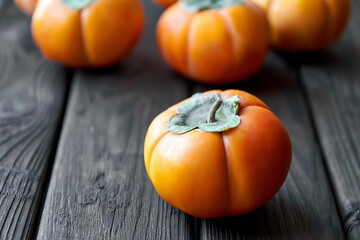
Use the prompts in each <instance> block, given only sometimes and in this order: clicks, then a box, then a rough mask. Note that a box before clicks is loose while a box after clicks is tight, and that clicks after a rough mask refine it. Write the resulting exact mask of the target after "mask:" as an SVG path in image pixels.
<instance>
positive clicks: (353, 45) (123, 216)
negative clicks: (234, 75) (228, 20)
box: [0, 0, 360, 240]
mask: <svg viewBox="0 0 360 240" xmlns="http://www.w3.org/2000/svg"><path fill="white" fill-rule="evenodd" d="M144 5H145V9H146V16H147V22H146V30H145V32H144V33H143V36H142V39H141V41H140V43H139V44H138V45H137V47H136V49H135V51H134V52H133V53H132V54H131V55H130V56H129V57H128V58H127V59H126V60H125V61H123V62H121V63H119V64H118V65H116V66H115V67H112V68H108V69H103V70H72V69H67V68H65V67H63V66H61V65H60V64H56V63H52V62H49V61H47V60H45V59H44V58H43V57H42V56H41V54H40V52H39V51H38V49H37V48H36V46H35V45H34V43H33V41H32V38H31V32H30V18H29V17H27V16H25V15H23V14H22V13H21V12H19V11H18V10H17V9H16V8H15V7H14V5H13V4H12V3H5V2H0V8H1V10H0V239H23V238H25V239H27V238H38V239H86V240H87V239H345V238H347V239H352V240H355V239H360V0H353V1H352V15H351V19H350V22H349V25H348V27H347V30H346V32H345V34H344V36H343V37H342V38H341V40H340V41H339V42H338V43H337V44H336V45H334V46H333V47H331V48H329V49H328V50H326V51H323V52H318V53H312V54H301V55H289V54H280V53H277V52H272V53H270V54H269V56H268V58H267V60H266V64H265V66H264V67H263V69H262V70H261V71H260V72H259V73H258V74H257V75H256V76H254V77H252V78H251V79H249V80H247V81H245V82H241V83H236V84H232V85H226V86H218V87H217V88H220V89H228V88H237V89H242V90H245V91H248V92H250V93H252V94H255V95H256V96H258V97H260V98H261V99H263V100H264V101H265V102H266V103H267V104H268V105H269V106H270V108H271V109H272V110H273V111H274V112H275V114H276V115H277V116H278V117H279V118H280V119H281V121H282V122H283V123H284V124H285V126H286V128H287V130H288V131H289V134H290V137H291V140H292V146H293V162H292V166H291V170H290V173H289V175H288V177H287V179H286V182H285V184H284V185H283V187H282V188H281V190H280V192H279V193H278V194H277V195H276V196H275V197H274V198H273V199H272V200H270V201H269V202H268V203H266V204H265V205H264V206H262V207H260V208H259V209H257V210H255V211H253V212H251V213H249V214H246V215H243V216H238V217H229V218H219V219H208V220H204V219H198V218H194V217H192V216H190V215H187V214H185V213H183V212H181V211H179V210H177V209H175V208H173V207H171V206H170V205H169V204H167V203H166V202H165V201H163V200H162V199H161V198H160V197H159V196H158V194H157V193H156V191H155V190H154V188H153V186H152V184H151V182H150V180H149V178H148V176H147V174H146V171H145V167H144V163H143V143H144V137H145V133H146V130H147V127H148V126H149V124H150V122H151V121H152V119H153V118H154V117H155V116H156V115H157V114H159V113H160V112H161V111H163V110H164V109H166V108H167V107H168V106H170V105H172V104H174V103H176V102H178V101H180V100H182V99H184V98H187V97H189V96H191V95H192V94H193V93H195V92H201V91H205V90H209V89H211V88H213V87H211V86H205V85H200V84H197V83H194V82H191V81H188V80H186V79H184V78H183V77H181V76H179V75H177V74H175V73H174V72H173V71H171V70H170V69H169V67H167V66H166V65H165V63H164V62H163V61H162V59H161V57H160V55H159V53H158V50H157V47H156V43H155V25H156V21H157V19H158V17H159V15H160V14H161V12H162V9H160V8H158V7H156V6H155V5H154V4H153V3H151V2H150V0H144Z"/></svg>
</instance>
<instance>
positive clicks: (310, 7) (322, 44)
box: [249, 0, 350, 52]
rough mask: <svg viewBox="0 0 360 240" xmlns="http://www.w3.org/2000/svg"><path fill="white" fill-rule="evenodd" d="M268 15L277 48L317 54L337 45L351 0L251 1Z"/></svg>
mask: <svg viewBox="0 0 360 240" xmlns="http://www.w3.org/2000/svg"><path fill="white" fill-rule="evenodd" d="M249 1H252V2H254V3H255V4H258V5H259V6H260V7H261V8H262V9H263V10H264V11H265V12H266V13H267V18H268V20H269V24H270V29H271V43H272V45H273V47H274V48H276V49H279V50H284V51H289V52H304V51H316V50H321V49H324V48H326V47H328V46H330V45H331V44H333V43H335V42H336V41H337V40H338V39H339V37H340V36H341V34H342V33H343V31H344V29H345V27H346V24H347V22H348V18H349V15H350V0H291V1H289V0H249Z"/></svg>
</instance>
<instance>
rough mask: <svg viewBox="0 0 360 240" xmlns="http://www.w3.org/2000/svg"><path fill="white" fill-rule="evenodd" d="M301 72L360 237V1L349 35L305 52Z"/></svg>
mask: <svg viewBox="0 0 360 240" xmlns="http://www.w3.org/2000/svg"><path fill="white" fill-rule="evenodd" d="M301 60H303V62H304V63H303V64H302V66H301V76H302V79H303V83H304V87H305V89H306V92H307V95H308V96H309V103H310V105H311V109H312V114H313V116H314V122H315V125H316V130H317V132H318V135H319V139H320V142H321V147H322V149H323V151H324V155H325V162H326V164H327V168H328V170H329V174H330V177H331V180H332V185H333V188H334V190H335V195H336V199H337V203H338V206H339V209H340V213H341V216H342V221H343V224H344V228H345V231H346V233H347V235H348V238H349V239H360V107H359V103H360V68H359V66H360V65H359V64H360V1H359V0H356V1H352V16H351V18H350V24H349V25H348V28H347V31H346V34H345V35H344V36H343V37H342V39H341V40H340V41H339V42H338V43H337V44H336V45H335V46H334V47H333V48H330V49H329V50H327V51H325V52H323V53H319V54H317V55H310V56H304V57H303V59H301Z"/></svg>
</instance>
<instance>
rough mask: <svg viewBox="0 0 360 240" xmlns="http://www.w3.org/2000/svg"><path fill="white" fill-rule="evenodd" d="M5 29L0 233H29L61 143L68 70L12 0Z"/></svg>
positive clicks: (0, 68) (1, 37) (3, 18)
mask: <svg viewBox="0 0 360 240" xmlns="http://www.w3.org/2000/svg"><path fill="white" fill-rule="evenodd" d="M0 32H1V34H0V213H1V214H0V239H22V238H25V239H26V238H28V237H29V236H30V235H31V234H32V233H33V232H34V230H35V227H36V220H37V217H38V210H39V209H38V208H39V205H40V202H41V201H40V200H41V197H42V196H43V195H44V193H43V190H44V176H45V174H46V171H47V169H48V165H49V163H51V162H52V158H51V157H50V156H51V152H52V151H53V149H55V148H56V146H55V145H54V143H56V140H57V130H58V129H59V127H60V123H61V119H62V115H63V114H62V112H63V107H64V105H65V102H66V99H65V98H66V92H67V85H68V81H67V80H66V75H67V73H66V70H65V68H63V67H61V66H59V65H57V64H54V63H50V62H48V61H46V60H44V59H43V58H42V56H41V55H40V53H39V51H38V50H37V48H36V47H35V45H34V44H33V42H32V40H31V33H30V19H29V18H28V17H26V16H24V15H23V14H22V13H20V12H19V11H18V10H17V9H16V8H15V6H14V5H12V4H10V5H6V6H5V7H4V8H3V9H1V10H0Z"/></svg>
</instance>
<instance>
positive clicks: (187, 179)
mask: <svg viewBox="0 0 360 240" xmlns="http://www.w3.org/2000/svg"><path fill="white" fill-rule="evenodd" d="M214 93H218V95H219V96H220V97H221V99H222V101H223V102H225V101H226V100H227V99H231V98H232V97H234V96H238V98H239V99H240V101H239V104H238V116H240V123H239V125H238V126H235V127H234V126H233V127H232V128H231V129H229V130H225V131H220V132H207V131H203V130H200V129H193V130H190V131H187V132H184V133H181V134H178V133H175V132H172V131H170V130H168V129H169V124H170V122H171V121H172V119H173V117H174V115H176V114H179V109H180V107H181V106H183V104H185V103H187V102H188V101H190V100H191V99H186V100H184V101H182V102H180V103H178V104H176V105H174V106H172V107H170V108H168V109H167V110H165V111H164V112H162V113H160V114H159V115H158V116H157V117H156V118H155V119H154V120H153V122H152V123H151V124H150V126H149V128H148V131H147V134H146V138H145V144H144V162H145V167H146V171H147V173H148V175H149V178H150V180H151V182H152V184H153V186H154V187H155V189H156V191H157V192H158V194H159V195H160V196H161V197H162V198H163V199H164V200H165V201H167V202H168V203H169V204H171V205H172V206H174V207H176V208H178V209H180V210H182V211H184V212H186V213H188V214H191V215H193V216H196V217H200V218H214V217H223V216H235V215H239V214H245V213H248V212H250V211H252V210H254V209H256V208H258V207H260V206H261V205H263V204H264V203H265V202H267V201H268V200H269V199H271V198H272V197H273V196H274V195H275V194H276V193H277V192H278V191H279V189H280V187H281V186H282V184H283V183H284V181H285V179H286V176H287V174H288V171H289V168H290V164H291V142H290V138H289V135H288V133H287V131H286V129H285V127H284V126H283V124H282V123H281V121H280V120H279V119H278V118H277V117H276V116H275V115H274V114H273V113H272V112H271V111H270V110H269V108H268V107H267V106H266V105H265V103H263V102H262V101H261V100H260V99H258V98H256V97H255V96H253V95H251V94H249V93H246V92H243V91H240V90H226V91H220V90H214V91H209V92H205V93H204V94H214ZM194 112H196V111H194ZM190 114H192V113H190ZM192 119H193V118H192ZM172 122H173V121H172Z"/></svg>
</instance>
